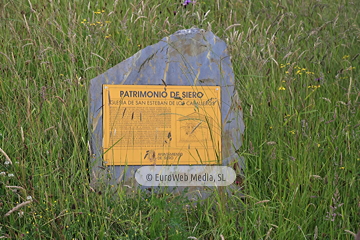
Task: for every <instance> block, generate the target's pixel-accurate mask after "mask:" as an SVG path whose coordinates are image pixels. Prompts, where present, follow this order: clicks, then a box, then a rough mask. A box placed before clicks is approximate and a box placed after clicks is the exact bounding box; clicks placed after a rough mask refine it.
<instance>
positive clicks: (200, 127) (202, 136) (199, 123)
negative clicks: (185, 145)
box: [178, 112, 214, 142]
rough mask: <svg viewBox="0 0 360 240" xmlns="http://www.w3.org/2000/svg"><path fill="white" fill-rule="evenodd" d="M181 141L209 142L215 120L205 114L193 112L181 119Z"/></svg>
mask: <svg viewBox="0 0 360 240" xmlns="http://www.w3.org/2000/svg"><path fill="white" fill-rule="evenodd" d="M178 121H179V122H180V141H191V142H192V141H209V140H210V131H212V129H213V126H214V119H213V118H211V117H209V116H206V115H204V114H201V113H198V112H193V113H190V114H189V115H186V116H183V117H180V118H179V119H178Z"/></svg>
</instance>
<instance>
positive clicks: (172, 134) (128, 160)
mask: <svg viewBox="0 0 360 240" xmlns="http://www.w3.org/2000/svg"><path fill="white" fill-rule="evenodd" d="M220 103H221V89H220V87H218V86H164V85H163V86H159V85H103V138H104V139H103V147H104V161H105V162H106V165H188V164H217V163H221V151H220V149H221V111H220V110H221V104H220Z"/></svg>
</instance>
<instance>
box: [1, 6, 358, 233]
mask: <svg viewBox="0 0 360 240" xmlns="http://www.w3.org/2000/svg"><path fill="white" fill-rule="evenodd" d="M66 2H67V1H60V0H52V1H40V0H28V1H19V0H9V1H1V2H0V24H1V25H0V26H1V34H0V148H1V150H0V238H5V239H6V238H12V239H105V238H107V239H269V240H270V239H354V236H353V235H354V234H355V233H356V232H357V231H358V230H359V228H360V195H359V193H360V182H359V176H360V111H359V110H360V104H359V103H360V99H359V98H360V82H359V81H360V79H359V75H360V72H359V69H360V64H359V63H360V56H359V55H360V26H359V23H360V4H359V2H358V0H354V1H346V0H322V1H312V0H304V1H295V0H275V1H252V0H249V1H245V0H244V1H242V0H228V1H220V0H214V1H208V0H205V1H196V3H194V4H193V3H190V4H189V5H187V6H186V7H185V6H183V5H182V4H181V3H182V2H181V1H170V0H164V1H160V0H143V1H140V0H134V1H130V0H126V1H125V0H124V1H123V0H120V1H117V0H116V1H105V0H99V1H82V0H77V1H69V3H66ZM191 27H199V28H203V29H205V30H211V31H212V32H213V33H214V34H215V35H217V36H219V37H220V38H222V39H224V40H225V41H226V42H227V44H228V47H229V50H230V54H231V56H232V63H233V68H234V71H235V77H236V81H237V83H238V90H239V94H240V98H241V100H242V104H243V109H244V121H245V125H246V130H245V140H244V145H243V147H242V148H241V149H240V153H239V154H240V155H241V156H243V157H244V158H245V160H246V166H247V168H246V171H245V180H244V190H243V193H244V195H245V197H244V199H239V198H238V197H225V198H224V196H221V195H220V194H219V195H218V196H219V197H218V198H211V199H206V200H203V201H202V202H201V203H200V202H199V203H197V204H193V203H190V202H189V200H187V199H186V198H184V197H182V196H171V194H170V195H163V196H159V195H145V194H144V193H142V192H139V191H137V190H134V193H133V194H131V195H126V194H125V193H124V192H123V191H122V190H121V188H118V189H116V191H113V189H114V188H117V187H112V186H108V187H106V188H104V189H102V190H101V191H100V190H96V191H94V190H93V189H92V188H91V187H90V186H89V168H90V166H89V161H90V160H89V148H88V141H89V133H88V130H87V122H88V119H87V111H88V99H87V95H88V86H89V82H90V80H91V79H92V78H94V77H96V76H97V75H99V74H101V73H103V72H104V71H106V70H107V69H109V68H110V67H112V66H114V65H116V64H117V63H119V62H121V61H123V60H124V59H126V58H128V57H131V56H132V55H133V54H135V53H136V52H137V51H138V50H140V49H142V48H144V47H145V46H148V45H151V44H154V43H157V42H158V41H159V40H161V39H162V38H163V37H166V36H168V35H170V34H172V33H174V32H175V31H177V30H180V29H185V28H191Z"/></svg>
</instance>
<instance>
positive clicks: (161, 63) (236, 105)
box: [89, 28, 245, 192]
mask: <svg viewBox="0 0 360 240" xmlns="http://www.w3.org/2000/svg"><path fill="white" fill-rule="evenodd" d="M164 82H165V83H166V84H167V85H183V86H194V85H197V86H221V89H222V95H221V97H222V108H221V114H222V128H223V131H222V157H223V165H231V166H235V165H236V166H238V167H240V168H242V169H243V168H244V163H243V161H242V159H241V158H240V157H239V156H238V155H237V154H236V150H238V149H239V148H240V147H241V145H242V142H243V133H244V128H245V127H244V122H243V111H242V108H241V105H240V101H239V97H238V93H237V91H236V86H235V79H234V73H233V70H232V65H231V61H230V56H229V55H228V52H227V48H226V44H225V42H224V41H222V40H221V39H219V38H218V37H217V36H215V35H214V34H213V33H212V32H209V31H205V30H202V29H196V28H193V29H186V30H180V31H177V32H175V33H174V34H172V35H170V36H169V37H165V38H163V39H162V40H161V41H160V42H158V43H156V44H154V45H151V46H148V47H146V48H144V49H142V50H140V51H139V52H137V53H136V54H135V55H134V56H132V57H130V58H128V59H126V60H124V61H123V62H121V63H119V64H117V65H116V66H114V67H112V68H110V69H109V70H107V71H106V72H105V73H103V74H101V75H99V76H97V77H95V78H94V79H92V80H91V83H90V89H89V102H90V107H89V129H90V134H91V144H90V145H91V151H92V172H91V178H92V184H93V185H94V186H97V184H99V183H100V182H103V183H104V182H106V184H119V183H121V184H124V185H128V186H130V187H134V186H136V185H137V184H136V181H135V180H134V173H135V171H136V169H138V168H139V167H140V166H126V167H125V166H111V167H106V166H105V167H104V166H103V162H102V137H103V133H102V131H103V130H102V124H103V119H102V85H103V84H126V85H163V84H164ZM200 192H201V189H200Z"/></svg>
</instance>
